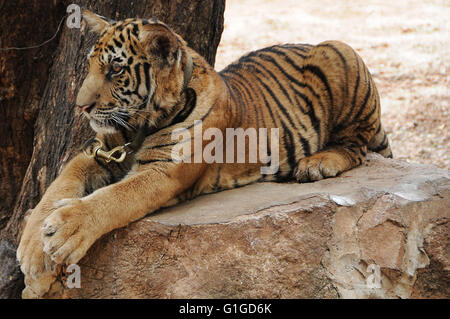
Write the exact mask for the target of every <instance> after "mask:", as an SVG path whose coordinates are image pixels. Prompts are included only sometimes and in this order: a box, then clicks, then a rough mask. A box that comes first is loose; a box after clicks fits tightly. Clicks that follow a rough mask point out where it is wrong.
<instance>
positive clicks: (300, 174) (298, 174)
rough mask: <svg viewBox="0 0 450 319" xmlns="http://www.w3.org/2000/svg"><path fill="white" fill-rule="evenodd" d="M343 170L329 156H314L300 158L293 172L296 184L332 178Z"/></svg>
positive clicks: (333, 158) (332, 157) (333, 157)
mask: <svg viewBox="0 0 450 319" xmlns="http://www.w3.org/2000/svg"><path fill="white" fill-rule="evenodd" d="M342 171H343V170H342V168H341V167H340V165H339V162H338V161H337V160H336V158H335V156H333V155H331V154H315V155H312V156H308V157H305V158H302V159H301V160H300V161H299V162H298V165H297V168H296V169H295V171H294V177H295V178H296V179H297V181H298V182H300V183H303V182H315V181H319V180H321V179H324V178H328V177H334V176H336V175H338V174H339V173H341V172H342Z"/></svg>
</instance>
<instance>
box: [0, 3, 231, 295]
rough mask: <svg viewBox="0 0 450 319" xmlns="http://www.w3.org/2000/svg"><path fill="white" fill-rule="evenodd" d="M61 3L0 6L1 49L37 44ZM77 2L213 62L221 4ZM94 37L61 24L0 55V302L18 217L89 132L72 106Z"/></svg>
mask: <svg viewBox="0 0 450 319" xmlns="http://www.w3.org/2000/svg"><path fill="white" fill-rule="evenodd" d="M7 3H8V4H7ZM17 3H19V4H17ZM68 4H69V1H67V2H64V3H63V4H61V3H59V4H57V5H55V4H54V1H42V0H33V1H30V0H21V1H19V2H14V3H13V2H11V4H9V2H7V1H4V2H0V10H1V13H0V18H1V19H2V20H1V21H2V26H1V28H2V30H1V34H2V39H1V47H3V48H4V47H10V46H17V44H18V45H21V46H27V45H29V43H32V44H35V43H40V42H42V41H45V40H46V39H47V38H49V37H50V36H51V35H52V34H54V32H55V31H56V29H57V26H58V23H59V21H61V18H62V17H63V16H64V14H65V13H64V12H65V8H66V5H68ZM79 5H80V6H83V7H86V8H88V9H90V10H92V11H93V12H96V13H98V14H100V15H103V16H106V17H110V18H113V19H115V20H120V19H124V18H129V17H137V18H157V19H159V20H161V21H163V22H165V23H167V24H168V25H170V26H172V28H173V29H174V30H175V32H177V33H179V34H180V35H181V36H182V37H183V38H184V39H185V40H186V41H187V43H188V44H189V46H190V47H192V48H193V49H195V50H196V51H197V52H199V53H200V54H201V55H203V56H204V57H205V58H206V60H207V61H208V62H209V63H210V64H211V65H214V61H215V55H216V50H217V46H218V44H219V41H220V36H221V34H222V31H223V13H224V9H225V0H142V1H136V2H129V1H127V0H114V1H113V0H101V1H98V0H96V1H94V0H82V1H79ZM21 6H22V7H23V8H24V9H23V10H22V7H21ZM14 7H16V8H14ZM25 8H26V9H25ZM37 13H38V14H37ZM36 14H37V15H36ZM35 15H36V16H35ZM49 20H51V21H49ZM4 21H8V22H9V23H4ZM32 21H33V22H32ZM24 22H26V23H27V24H26V26H23V25H21V23H22V24H23V23H24ZM18 24H19V25H21V27H22V28H24V30H22V29H21V28H17V25H18ZM13 30H14V31H15V32H12V31H13ZM21 30H22V31H21ZM4 34H8V36H6V37H4V36H3V35H4ZM96 40H97V39H96V36H95V35H94V34H93V33H88V30H87V29H86V28H85V27H83V26H82V27H81V29H75V28H74V29H70V28H67V26H66V25H65V24H64V25H62V27H61V30H60V35H58V37H57V38H55V39H54V40H53V41H52V42H50V43H49V44H48V45H45V46H43V47H41V48H39V49H31V50H32V51H30V50H24V51H1V52H0V54H1V55H0V66H1V69H0V72H1V73H0V74H1V78H0V100H1V99H3V101H0V103H2V104H1V105H0V106H1V108H0V116H1V117H0V133H1V141H0V163H1V170H0V172H1V175H0V177H1V181H0V198H4V199H5V200H4V201H3V202H2V203H0V230H1V233H0V298H17V297H19V293H20V291H21V288H22V287H23V277H22V274H21V273H20V270H19V268H18V265H17V264H16V261H15V248H16V247H17V244H18V241H19V239H20V233H21V229H22V224H23V223H22V221H23V217H24V215H25V213H26V212H27V211H28V210H29V209H32V208H33V207H34V206H35V205H36V204H37V203H38V202H39V200H40V198H41V197H42V195H43V194H44V192H45V190H46V189H47V187H48V186H49V185H50V183H51V182H52V181H53V180H54V179H55V178H56V176H57V175H58V174H59V172H60V171H61V169H62V168H63V166H64V165H65V164H67V162H68V161H69V160H70V159H71V158H72V157H73V156H74V155H76V154H77V153H78V152H79V149H80V147H81V145H82V144H83V143H84V141H86V140H87V139H88V138H89V137H92V136H93V135H94V132H93V131H92V130H91V129H90V128H89V125H88V123H87V121H85V120H84V119H83V118H82V117H80V116H75V107H74V105H75V98H76V95H77V92H78V89H79V87H80V85H81V82H82V80H83V79H84V77H85V75H86V73H87V60H86V55H87V53H88V51H89V49H90V48H91V47H92V45H93V44H94V43H95V41H96ZM36 56H37V59H36ZM52 56H53V58H52ZM4 137H5V138H4Z"/></svg>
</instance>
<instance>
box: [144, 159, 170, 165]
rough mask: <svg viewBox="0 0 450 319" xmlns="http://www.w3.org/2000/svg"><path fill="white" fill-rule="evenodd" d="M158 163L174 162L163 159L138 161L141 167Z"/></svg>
mask: <svg viewBox="0 0 450 319" xmlns="http://www.w3.org/2000/svg"><path fill="white" fill-rule="evenodd" d="M158 162H164V163H171V162H173V160H172V159H171V158H161V159H151V160H137V163H138V164H139V165H147V164H152V163H158Z"/></svg>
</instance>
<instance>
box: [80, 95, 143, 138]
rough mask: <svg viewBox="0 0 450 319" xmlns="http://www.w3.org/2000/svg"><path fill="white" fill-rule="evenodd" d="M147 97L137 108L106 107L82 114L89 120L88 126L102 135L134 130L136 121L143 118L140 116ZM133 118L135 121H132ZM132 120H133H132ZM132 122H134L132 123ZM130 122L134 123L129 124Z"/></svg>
mask: <svg viewBox="0 0 450 319" xmlns="http://www.w3.org/2000/svg"><path fill="white" fill-rule="evenodd" d="M147 101H148V97H146V98H145V99H144V100H143V102H142V103H140V104H139V105H138V106H135V107H133V106H114V107H111V106H108V107H105V108H104V109H102V108H96V109H90V110H89V112H83V114H84V115H85V116H86V117H87V119H88V120H89V124H90V126H91V127H92V129H93V130H94V131H96V132H97V133H102V134H112V133H116V132H117V131H119V130H123V129H126V130H129V131H135V130H136V127H135V125H136V123H134V122H136V121H134V120H136V119H138V118H139V117H141V118H143V117H144V115H142V114H140V111H142V110H143V109H144V108H145V106H146V105H147ZM134 118H135V119H134ZM133 119H134V120H133ZM133 121H134V122H133ZM130 122H132V123H134V125H133V124H131V123H130Z"/></svg>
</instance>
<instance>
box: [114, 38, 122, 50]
mask: <svg viewBox="0 0 450 319" xmlns="http://www.w3.org/2000/svg"><path fill="white" fill-rule="evenodd" d="M113 41H114V44H115V45H116V46H117V47H118V48H121V47H122V43H121V42H119V41H117V40H116V39H113Z"/></svg>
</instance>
